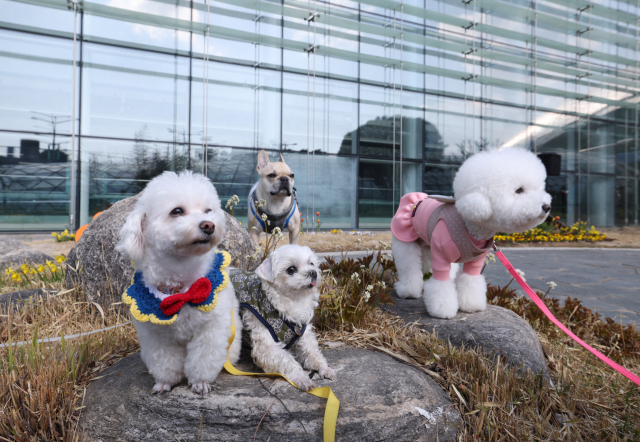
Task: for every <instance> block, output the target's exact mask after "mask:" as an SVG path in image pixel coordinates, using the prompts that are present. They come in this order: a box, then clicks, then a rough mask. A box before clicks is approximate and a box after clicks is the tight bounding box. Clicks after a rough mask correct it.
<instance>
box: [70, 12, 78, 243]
mask: <svg viewBox="0 0 640 442" xmlns="http://www.w3.org/2000/svg"><path fill="white" fill-rule="evenodd" d="M77 24H78V2H77V1H76V0H74V1H73V82H72V88H73V91H72V93H71V96H72V100H73V102H72V104H71V189H70V192H69V200H70V201H69V230H72V231H73V230H75V226H76V70H77V61H76V57H77V51H76V41H77V35H78V32H77Z"/></svg>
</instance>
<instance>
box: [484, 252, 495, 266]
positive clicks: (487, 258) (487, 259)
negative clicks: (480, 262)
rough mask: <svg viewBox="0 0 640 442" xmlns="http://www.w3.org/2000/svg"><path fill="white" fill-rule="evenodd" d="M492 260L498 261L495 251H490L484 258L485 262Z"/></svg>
mask: <svg viewBox="0 0 640 442" xmlns="http://www.w3.org/2000/svg"><path fill="white" fill-rule="evenodd" d="M491 262H496V255H494V254H493V253H489V254H488V255H487V256H486V257H485V258H484V263H485V264H489V263H491Z"/></svg>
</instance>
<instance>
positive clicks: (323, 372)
mask: <svg viewBox="0 0 640 442" xmlns="http://www.w3.org/2000/svg"><path fill="white" fill-rule="evenodd" d="M318 375H320V378H322V379H331V380H334V379H335V378H336V372H335V371H333V369H332V368H329V367H327V366H326V365H323V366H322V367H320V369H319V370H318Z"/></svg>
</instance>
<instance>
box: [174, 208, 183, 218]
mask: <svg viewBox="0 0 640 442" xmlns="http://www.w3.org/2000/svg"><path fill="white" fill-rule="evenodd" d="M171 215H173V216H180V215H184V210H183V209H182V207H176V208H175V209H173V210H172V211H171Z"/></svg>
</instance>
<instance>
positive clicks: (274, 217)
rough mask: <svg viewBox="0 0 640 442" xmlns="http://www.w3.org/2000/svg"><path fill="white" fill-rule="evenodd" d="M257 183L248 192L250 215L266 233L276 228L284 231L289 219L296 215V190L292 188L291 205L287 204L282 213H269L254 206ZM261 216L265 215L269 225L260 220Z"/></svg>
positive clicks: (262, 208)
mask: <svg viewBox="0 0 640 442" xmlns="http://www.w3.org/2000/svg"><path fill="white" fill-rule="evenodd" d="M258 183H259V181H258ZM258 183H255V184H254V185H253V187H252V188H251V191H250V192H249V208H251V214H252V215H253V216H255V218H256V221H258V223H260V226H262V230H263V231H265V232H266V233H271V232H272V231H273V229H274V228H276V227H280V230H281V231H282V230H284V229H285V228H286V227H287V226H288V225H289V221H290V220H291V217H292V216H293V215H294V214H295V213H296V210H297V208H298V200H297V198H296V188H295V187H294V188H293V192H292V193H291V196H292V197H293V198H291V204H289V207H288V208H287V210H285V211H284V212H282V213H271V212H268V211H266V210H265V209H264V207H257V205H256V201H257V200H256V198H255V194H256V189H257V188H258ZM262 215H267V221H269V223H265V222H264V221H263V220H262V218H261V217H262Z"/></svg>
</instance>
